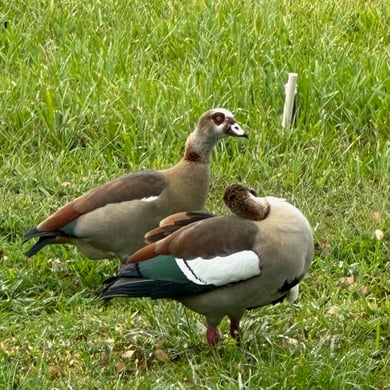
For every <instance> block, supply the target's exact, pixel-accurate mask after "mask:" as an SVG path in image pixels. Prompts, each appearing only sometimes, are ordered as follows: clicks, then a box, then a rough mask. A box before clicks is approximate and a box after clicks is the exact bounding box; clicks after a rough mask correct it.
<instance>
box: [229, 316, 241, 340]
mask: <svg viewBox="0 0 390 390" xmlns="http://www.w3.org/2000/svg"><path fill="white" fill-rule="evenodd" d="M230 336H232V338H233V339H235V340H236V342H237V345H240V344H241V340H240V320H236V319H235V318H230Z"/></svg>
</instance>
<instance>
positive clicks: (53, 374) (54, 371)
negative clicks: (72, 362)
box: [47, 364, 62, 379]
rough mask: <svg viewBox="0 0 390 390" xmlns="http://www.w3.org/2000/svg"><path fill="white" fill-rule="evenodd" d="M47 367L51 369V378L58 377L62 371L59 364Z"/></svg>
mask: <svg viewBox="0 0 390 390" xmlns="http://www.w3.org/2000/svg"><path fill="white" fill-rule="evenodd" d="M47 369H48V370H49V373H50V377H51V379H55V378H58V377H59V376H60V375H61V373H62V369H61V367H60V366H58V365H57V364H50V365H49V366H48V367H47Z"/></svg>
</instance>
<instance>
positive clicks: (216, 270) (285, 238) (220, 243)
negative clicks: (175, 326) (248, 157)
mask: <svg viewBox="0 0 390 390" xmlns="http://www.w3.org/2000/svg"><path fill="white" fill-rule="evenodd" d="M224 201H225V203H226V205H227V206H228V207H229V208H230V209H231V211H232V212H233V214H232V215H229V216H212V215H210V214H203V215H202V214H201V213H195V214H193V215H192V214H191V213H179V214H175V215H173V216H170V217H167V218H166V219H165V220H163V221H162V223H161V226H160V227H159V228H156V229H154V230H152V231H151V232H150V233H148V234H147V235H146V238H147V240H148V241H149V242H150V241H152V243H150V244H149V245H147V246H145V247H144V248H142V249H140V250H139V251H137V252H136V253H134V254H132V255H131V256H130V257H129V258H128V265H127V266H126V267H125V268H124V269H122V271H121V272H120V273H119V274H118V275H117V276H116V277H113V278H111V279H110V280H108V281H107V284H106V286H105V288H104V290H103V293H102V297H103V299H105V300H109V299H111V298H114V297H151V298H154V299H156V298H173V299H175V300H177V301H179V302H181V303H183V304H184V305H185V306H187V307H188V308H190V309H191V310H193V311H195V312H197V313H200V314H203V315H205V316H206V320H207V332H206V337H207V341H208V343H209V344H210V345H215V344H216V343H218V341H219V340H220V334H219V331H218V328H217V326H218V325H219V323H220V322H221V320H222V318H223V317H224V316H228V317H229V318H230V334H231V336H232V337H234V338H235V339H236V340H237V342H238V343H239V329H240V328H239V325H240V320H241V318H242V316H243V314H244V312H245V310H246V309H253V308H256V307H260V306H264V305H267V304H272V303H276V302H280V301H282V300H283V299H285V298H287V300H288V301H289V302H294V301H295V300H296V299H297V297H298V285H299V282H300V281H301V280H302V278H303V276H304V275H305V274H306V272H307V270H308V268H309V266H310V264H311V261H312V259H313V236H312V230H311V227H310V225H309V222H308V221H307V219H306V218H305V217H304V216H303V214H302V213H301V212H300V211H299V210H298V209H297V208H295V207H294V206H292V205H291V204H290V203H288V202H287V201H285V200H284V199H280V198H274V197H265V198H259V197H256V194H255V192H254V191H253V190H251V189H249V188H247V187H245V186H242V185H239V184H233V185H231V186H229V187H228V188H227V189H226V191H225V194H224ZM192 218H193V219H194V220H195V222H193V223H191V219H192ZM159 238H161V239H160V240H158V239H159ZM155 239H157V240H158V241H156V242H153V241H154V240H155Z"/></svg>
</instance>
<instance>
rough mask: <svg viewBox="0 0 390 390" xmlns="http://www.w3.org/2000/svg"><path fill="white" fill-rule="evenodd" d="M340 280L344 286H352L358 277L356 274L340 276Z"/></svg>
mask: <svg viewBox="0 0 390 390" xmlns="http://www.w3.org/2000/svg"><path fill="white" fill-rule="evenodd" d="M339 281H340V283H341V285H342V286H343V287H350V286H352V285H353V284H354V283H356V279H355V277H354V276H345V277H343V278H340V279H339Z"/></svg>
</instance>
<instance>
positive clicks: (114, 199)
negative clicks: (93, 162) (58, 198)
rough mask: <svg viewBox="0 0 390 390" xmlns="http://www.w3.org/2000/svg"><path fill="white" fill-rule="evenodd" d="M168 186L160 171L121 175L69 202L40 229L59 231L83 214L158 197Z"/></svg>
mask: <svg viewBox="0 0 390 390" xmlns="http://www.w3.org/2000/svg"><path fill="white" fill-rule="evenodd" d="M167 185H168V183H167V181H166V180H165V177H164V176H163V175H162V173H160V172H158V171H149V170H145V171H140V172H136V173H130V174H128V175H125V176H121V177H119V178H118V179H115V180H112V181H110V182H108V183H105V184H102V185H101V186H98V187H96V188H94V189H93V190H91V191H89V192H87V193H86V194H84V195H82V196H80V197H79V198H77V199H75V200H73V201H72V202H69V203H67V204H66V205H65V206H63V207H62V208H60V209H59V210H57V211H56V212H55V213H54V214H52V215H51V216H50V217H49V218H47V219H46V220H45V221H43V222H41V223H40V224H39V225H38V226H37V229H38V230H39V231H51V230H55V229H59V228H61V227H63V226H65V225H67V224H69V223H70V222H72V221H74V220H75V219H76V218H78V217H79V216H80V215H82V214H86V213H88V212H90V211H92V210H96V209H98V208H100V207H103V206H105V205H107V204H109V203H120V202H125V201H130V200H135V199H143V198H148V197H151V196H158V195H159V194H160V193H161V192H162V191H163V189H164V188H165V187H166V186H167Z"/></svg>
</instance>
